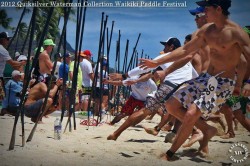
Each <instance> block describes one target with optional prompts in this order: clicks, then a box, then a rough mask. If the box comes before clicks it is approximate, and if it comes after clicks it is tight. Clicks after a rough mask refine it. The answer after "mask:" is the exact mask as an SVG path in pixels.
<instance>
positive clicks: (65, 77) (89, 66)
mask: <svg viewBox="0 0 250 166" xmlns="http://www.w3.org/2000/svg"><path fill="white" fill-rule="evenodd" d="M10 38H11V37H9V36H8V33H6V32H2V33H1V36H0V42H1V45H0V46H1V50H0V53H1V57H0V58H1V59H2V60H1V66H3V67H2V68H1V76H2V77H1V83H2V84H1V88H0V90H1V94H2V96H3V97H2V98H3V101H2V110H1V113H0V115H2V116H3V115H5V114H11V115H15V113H16V112H17V110H18V109H19V104H20V97H21V92H22V89H23V81H24V83H25V80H24V71H25V65H26V63H27V57H26V56H25V55H20V54H17V53H16V57H15V59H16V60H12V58H11V57H10V55H9V52H8V51H7V50H6V48H7V46H8V43H9V40H10ZM54 46H55V43H54V42H53V40H52V39H46V40H44V42H43V47H41V48H40V50H38V49H37V48H36V49H35V51H34V54H36V52H37V51H39V53H38V65H35V67H34V70H33V69H30V70H32V71H34V72H32V73H31V75H32V78H31V80H30V82H29V83H28V88H27V91H28V92H27V95H26V96H25V97H26V99H25V103H24V112H25V115H26V116H27V117H30V118H31V120H32V121H33V122H36V121H38V122H39V123H42V117H41V111H42V109H43V110H44V111H43V115H44V116H46V115H48V114H50V113H52V112H53V111H55V110H61V109H62V105H64V106H66V110H69V98H70V88H71V84H72V81H73V76H74V73H73V72H74V63H75V61H72V57H73V55H72V54H71V53H66V54H65V55H63V56H62V55H61V54H60V53H58V54H56V57H57V59H56V61H55V62H52V60H51V59H50V54H51V53H52V51H53V48H54ZM77 56H80V57H79V68H78V71H77V72H78V74H77V86H76V97H75V98H74V99H76V100H75V104H76V107H75V109H76V110H82V111H87V108H88V100H89V97H90V92H91V88H92V83H93V81H94V66H93V63H92V61H91V56H92V53H91V51H89V50H85V51H80V52H79V53H78V55H77ZM101 62H102V63H103V64H102V68H103V71H102V72H100V66H99V71H98V76H97V77H98V78H100V74H103V76H104V77H105V75H106V76H107V71H106V67H107V57H103V59H102V61H101ZM6 63H9V64H10V65H11V66H12V67H13V68H14V70H13V72H12V77H11V79H10V80H9V81H8V82H7V84H6V85H4V84H3V83H4V79H3V70H4V66H5V64H6ZM31 63H32V62H31ZM55 63H56V64H55ZM54 65H56V68H55V71H54V75H52V70H53V66H54ZM63 81H65V82H66V88H65V92H64V93H63V91H62V90H63V88H62V85H63ZM50 82H51V87H50V90H49V95H48V98H47V100H46V105H45V106H43V105H44V102H45V97H46V93H47V90H48V88H49V85H50V84H49V83H50ZM95 87H96V89H95V90H96V92H97V93H100V79H97V83H96V86H95ZM102 88H103V89H104V93H103V100H102V109H104V110H105V109H106V107H107V100H108V98H107V95H108V91H107V85H106V86H104V87H102ZM63 94H64V96H63ZM93 98H94V99H95V102H96V104H95V106H96V108H95V109H94V111H95V115H98V114H99V112H98V111H99V107H98V106H99V103H98V101H100V95H99V94H98V95H95V96H94V97H93ZM62 100H63V101H62Z"/></svg>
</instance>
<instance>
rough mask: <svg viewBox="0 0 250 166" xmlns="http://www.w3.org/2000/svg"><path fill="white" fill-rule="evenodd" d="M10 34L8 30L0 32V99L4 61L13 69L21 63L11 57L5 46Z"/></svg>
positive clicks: (2, 93) (2, 89) (2, 92)
mask: <svg viewBox="0 0 250 166" xmlns="http://www.w3.org/2000/svg"><path fill="white" fill-rule="evenodd" d="M10 38H11V37H10V36H9V35H8V32H1V33H0V101H1V100H2V99H3V97H4V80H3V72H4V68H5V65H6V63H8V64H10V65H11V66H12V67H13V68H14V69H17V68H18V67H20V66H21V65H22V64H23V63H21V62H17V61H14V60H13V59H11V57H10V55H9V52H8V51H7V50H6V48H7V47H8V45H9V41H10Z"/></svg>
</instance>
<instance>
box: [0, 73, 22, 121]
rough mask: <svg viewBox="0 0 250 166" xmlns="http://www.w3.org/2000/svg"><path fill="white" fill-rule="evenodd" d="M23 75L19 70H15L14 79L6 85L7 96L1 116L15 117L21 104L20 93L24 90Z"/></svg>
mask: <svg viewBox="0 0 250 166" xmlns="http://www.w3.org/2000/svg"><path fill="white" fill-rule="evenodd" d="M23 74H24V73H21V72H20V71H18V70H13V72H12V74H11V75H12V79H10V80H9V81H8V82H7V84H6V85H5V92H6V96H5V98H4V100H3V103H2V110H1V113H0V115H1V116H3V115H4V114H10V115H13V116H14V115H15V113H16V111H17V109H18V106H19V103H20V93H21V91H22V89H23V83H22V82H21V76H22V75H23Z"/></svg>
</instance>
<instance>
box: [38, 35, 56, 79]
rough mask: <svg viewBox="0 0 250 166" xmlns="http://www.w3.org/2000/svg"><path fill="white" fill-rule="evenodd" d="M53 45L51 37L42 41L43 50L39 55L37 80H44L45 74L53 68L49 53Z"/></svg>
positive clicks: (48, 73) (49, 72)
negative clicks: (38, 75)
mask: <svg viewBox="0 0 250 166" xmlns="http://www.w3.org/2000/svg"><path fill="white" fill-rule="evenodd" d="M54 46H55V44H54V42H53V40H52V39H46V40H44V42H43V47H44V51H43V52H42V53H41V54H40V55H39V58H38V59H39V73H40V77H39V79H40V80H39V81H44V79H45V78H46V77H47V75H50V74H51V71H52V69H53V63H52V62H51V60H50V56H49V54H50V53H51V52H52V50H53V47H54Z"/></svg>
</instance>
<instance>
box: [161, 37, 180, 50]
mask: <svg viewBox="0 0 250 166" xmlns="http://www.w3.org/2000/svg"><path fill="white" fill-rule="evenodd" d="M160 43H161V44H162V45H164V46H165V45H166V44H167V45H169V46H171V45H174V47H175V49H176V48H178V47H180V46H181V43H180V41H179V40H178V39H177V38H175V37H170V38H168V40H166V41H161V42H160Z"/></svg>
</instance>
